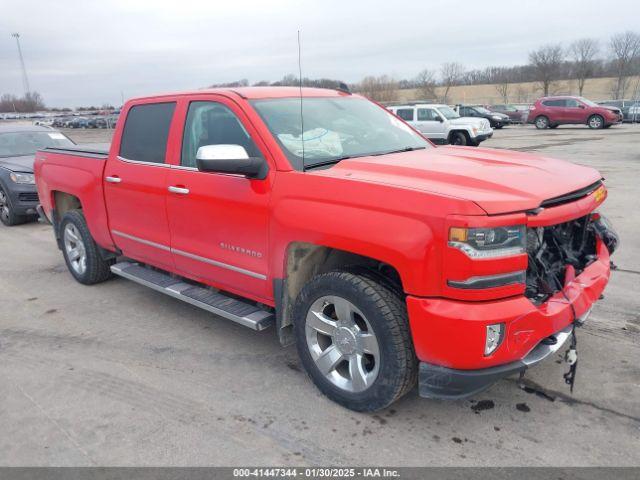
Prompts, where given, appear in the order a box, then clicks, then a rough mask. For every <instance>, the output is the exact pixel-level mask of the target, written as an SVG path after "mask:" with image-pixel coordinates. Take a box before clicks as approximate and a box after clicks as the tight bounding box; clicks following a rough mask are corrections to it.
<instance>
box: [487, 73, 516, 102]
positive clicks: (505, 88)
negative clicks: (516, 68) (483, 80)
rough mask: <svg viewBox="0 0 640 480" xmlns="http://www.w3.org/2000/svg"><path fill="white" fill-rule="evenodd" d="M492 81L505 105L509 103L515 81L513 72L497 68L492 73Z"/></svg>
mask: <svg viewBox="0 0 640 480" xmlns="http://www.w3.org/2000/svg"><path fill="white" fill-rule="evenodd" d="M490 80H491V83H493V84H494V88H495V89H496V92H498V95H500V98H501V99H502V101H503V103H509V91H510V88H511V83H512V80H513V78H512V72H511V70H510V69H509V68H503V67H498V68H495V69H493V71H492V72H491V76H490Z"/></svg>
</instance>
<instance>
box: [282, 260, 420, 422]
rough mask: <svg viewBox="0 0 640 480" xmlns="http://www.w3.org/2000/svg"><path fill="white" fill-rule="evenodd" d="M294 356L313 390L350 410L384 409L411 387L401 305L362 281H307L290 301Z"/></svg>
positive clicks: (413, 368) (413, 374) (414, 365)
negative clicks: (298, 358)
mask: <svg viewBox="0 0 640 480" xmlns="http://www.w3.org/2000/svg"><path fill="white" fill-rule="evenodd" d="M293 318H294V332H295V337H296V345H297V349H298V355H299V356H300V360H301V362H302V365H303V366H304V368H305V370H306V371H307V373H308V375H309V376H310V377H311V379H312V380H313V382H314V383H315V385H316V386H317V387H318V389H319V390H320V391H321V392H322V393H324V394H325V395H326V396H327V397H329V398H330V399H331V400H333V401H335V402H337V403H339V404H340V405H342V406H344V407H346V408H349V409H351V410H355V411H359V412H373V411H376V410H380V409H382V408H385V407H387V406H389V405H390V404H392V403H393V402H395V401H396V400H398V399H399V398H400V397H402V396H403V395H404V394H406V393H407V392H408V391H409V390H411V388H413V387H414V385H415V384H416V379H417V371H418V362H417V359H416V356H415V352H414V349H413V342H412V341H411V335H410V332H409V324H408V319H407V310H406V305H405V302H404V299H403V298H401V297H400V296H399V295H398V294H397V293H395V292H393V291H392V290H391V289H389V288H387V287H386V286H383V285H381V284H380V283H378V282H376V281H374V280H373V279H371V278H368V277H366V276H363V275H356V274H353V273H349V272H342V271H335V272H329V273H325V274H322V275H319V276H317V277H315V278H313V279H312V280H311V281H309V283H307V285H305V287H304V288H303V289H302V291H301V292H300V294H299V295H298V298H297V299H296V302H295V305H294V310H293Z"/></svg>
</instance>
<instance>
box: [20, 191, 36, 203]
mask: <svg viewBox="0 0 640 480" xmlns="http://www.w3.org/2000/svg"><path fill="white" fill-rule="evenodd" d="M18 200H20V201H21V202H37V201H38V193H37V192H21V193H19V194H18Z"/></svg>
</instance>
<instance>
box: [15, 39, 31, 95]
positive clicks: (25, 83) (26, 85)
mask: <svg viewBox="0 0 640 480" xmlns="http://www.w3.org/2000/svg"><path fill="white" fill-rule="evenodd" d="M11 36H12V37H13V38H15V39H16V44H17V45H18V56H19V57H20V66H21V67H22V87H23V88H24V94H25V95H27V94H28V93H29V92H30V91H31V88H30V87H29V79H28V78H27V68H26V67H25V66H24V58H23V57H22V48H20V34H19V33H17V32H16V33H12V34H11Z"/></svg>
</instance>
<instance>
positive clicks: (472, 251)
mask: <svg viewBox="0 0 640 480" xmlns="http://www.w3.org/2000/svg"><path fill="white" fill-rule="evenodd" d="M526 233H527V229H526V227H525V226H524V225H514V226H511V227H495V228H460V227H452V228H451V229H450V230H449V246H450V247H453V248H457V249H458V250H462V251H463V252H464V253H466V254H467V256H469V257H470V258H478V259H482V258H495V257H506V256H510V255H519V254H521V253H525V252H526Z"/></svg>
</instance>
